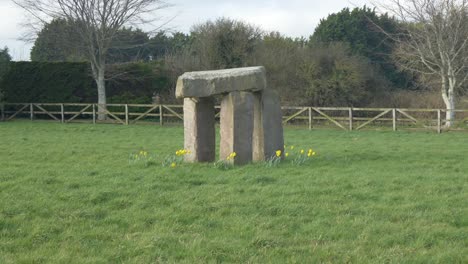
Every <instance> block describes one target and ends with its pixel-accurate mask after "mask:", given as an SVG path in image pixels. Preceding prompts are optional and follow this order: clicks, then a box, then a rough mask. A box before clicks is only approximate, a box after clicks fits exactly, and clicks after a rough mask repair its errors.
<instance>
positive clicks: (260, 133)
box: [252, 90, 284, 161]
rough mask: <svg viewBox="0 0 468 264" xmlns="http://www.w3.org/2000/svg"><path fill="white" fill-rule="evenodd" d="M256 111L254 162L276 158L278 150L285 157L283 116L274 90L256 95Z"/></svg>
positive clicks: (253, 142) (253, 143)
mask: <svg viewBox="0 0 468 264" xmlns="http://www.w3.org/2000/svg"><path fill="white" fill-rule="evenodd" d="M254 109H255V110H254V131H253V138H252V145H253V160H254V161H263V160H268V159H270V158H271V157H274V156H276V151H278V150H281V153H282V155H284V135H283V114H282V111H281V102H280V98H279V96H278V95H277V94H276V92H275V91H272V90H263V91H262V92H259V93H256V94H255V103H254Z"/></svg>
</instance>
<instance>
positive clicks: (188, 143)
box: [184, 98, 216, 162]
mask: <svg viewBox="0 0 468 264" xmlns="http://www.w3.org/2000/svg"><path fill="white" fill-rule="evenodd" d="M184 137H185V143H184V148H185V149H187V150H190V152H191V153H190V154H187V155H186V156H185V161H187V162H213V161H214V160H215V155H216V154H215V153H216V131H215V108H214V100H213V99H212V98H196V99H192V98H185V99H184Z"/></svg>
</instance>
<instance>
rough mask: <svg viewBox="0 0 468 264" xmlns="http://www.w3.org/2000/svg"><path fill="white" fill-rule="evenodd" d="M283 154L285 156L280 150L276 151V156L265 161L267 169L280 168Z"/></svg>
mask: <svg viewBox="0 0 468 264" xmlns="http://www.w3.org/2000/svg"><path fill="white" fill-rule="evenodd" d="M282 154H283V151H282V150H280V149H279V150H277V151H275V155H274V156H272V157H270V158H269V159H267V160H266V161H265V166H266V167H267V168H271V167H276V166H278V164H280V162H281V160H282Z"/></svg>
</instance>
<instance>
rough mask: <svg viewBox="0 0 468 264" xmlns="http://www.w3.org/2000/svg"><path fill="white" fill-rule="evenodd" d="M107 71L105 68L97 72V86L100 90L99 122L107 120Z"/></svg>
mask: <svg viewBox="0 0 468 264" xmlns="http://www.w3.org/2000/svg"><path fill="white" fill-rule="evenodd" d="M104 75H105V70H104V68H103V67H101V68H99V69H98V71H97V76H96V77H97V78H96V85H97V89H98V120H106V119H107V114H106V112H105V110H106V109H107V107H106V104H107V99H106V82H105V76H104Z"/></svg>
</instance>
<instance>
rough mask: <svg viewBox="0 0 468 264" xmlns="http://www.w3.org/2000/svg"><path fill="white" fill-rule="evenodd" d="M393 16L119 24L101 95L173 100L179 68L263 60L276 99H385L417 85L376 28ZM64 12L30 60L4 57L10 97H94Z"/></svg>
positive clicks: (333, 102) (319, 102)
mask: <svg viewBox="0 0 468 264" xmlns="http://www.w3.org/2000/svg"><path fill="white" fill-rule="evenodd" d="M396 23H397V21H395V20H394V19H393V18H391V17H388V16H387V15H377V14H376V12H375V11H374V10H372V9H369V8H367V7H363V8H355V9H353V10H350V9H343V10H342V11H341V12H339V13H336V14H332V15H330V16H328V17H327V18H325V19H323V20H321V21H320V24H319V25H318V27H317V28H316V29H315V32H314V34H313V35H312V36H310V37H309V38H290V37H286V36H284V35H282V34H280V33H278V32H265V31H264V30H262V29H260V28H258V27H256V26H254V25H250V24H247V23H244V22H241V21H236V20H232V19H228V18H220V19H218V20H216V21H209V22H206V23H203V24H199V25H195V26H194V27H193V28H192V30H191V32H190V34H184V33H174V34H166V33H163V32H161V33H159V34H156V35H154V36H149V35H148V34H146V33H145V32H143V31H141V30H138V29H132V28H124V29H122V30H121V32H119V35H118V36H117V37H116V38H115V39H114V40H113V44H112V48H111V50H110V52H109V55H108V58H107V61H108V62H109V65H110V69H109V70H108V73H107V77H108V81H107V94H108V98H109V100H108V102H125V103H149V102H151V97H152V96H153V95H154V94H160V95H161V96H162V97H163V98H164V100H166V101H174V100H175V98H174V95H173V89H174V86H175V82H176V79H177V77H178V76H179V75H180V74H182V73H183V72H186V71H195V70H213V69H224V68H234V67H245V66H254V65H263V66H265V67H266V69H267V74H268V85H269V86H270V87H271V88H273V89H275V90H277V91H278V92H279V94H280V96H281V98H282V101H283V103H284V104H288V105H316V106H370V105H379V106H384V105H389V104H394V103H395V102H392V101H391V100H390V98H393V97H394V96H393V95H395V94H398V93H401V92H402V91H403V92H408V91H418V90H421V89H423V88H425V87H421V86H420V85H418V84H417V83H418V82H417V81H418V76H414V75H411V74H409V73H407V72H405V71H403V70H401V69H400V68H399V67H398V65H396V64H395V63H394V62H393V60H392V51H393V43H392V42H391V41H390V40H389V39H387V38H386V35H385V34H383V33H382V32H381V30H380V29H384V30H385V31H387V32H392V33H395V30H396V28H397V27H396ZM72 27H73V22H69V21H63V20H54V21H52V22H51V23H50V24H48V25H47V26H46V27H45V28H44V29H43V30H42V31H41V33H40V34H39V36H38V38H37V40H36V42H35V45H34V47H33V49H32V52H31V60H32V62H18V63H12V64H11V66H10V68H9V70H8V71H6V73H5V74H4V77H3V78H2V79H0V85H1V87H3V89H4V96H5V100H6V101H11V102H33V101H34V102H59V101H61V102H72V101H73V102H95V101H96V91H95V90H96V88H95V84H94V83H93V80H92V78H91V76H90V71H89V66H87V63H86V62H85V61H84V59H83V58H84V56H83V54H84V52H86V51H85V50H84V48H83V45H80V40H79V39H78V38H77V37H76V36H75V35H73V34H71V33H70V32H72V31H71V30H70V29H71V28H72Z"/></svg>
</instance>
